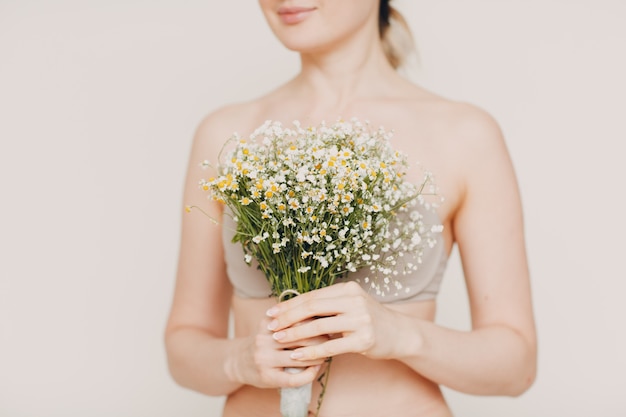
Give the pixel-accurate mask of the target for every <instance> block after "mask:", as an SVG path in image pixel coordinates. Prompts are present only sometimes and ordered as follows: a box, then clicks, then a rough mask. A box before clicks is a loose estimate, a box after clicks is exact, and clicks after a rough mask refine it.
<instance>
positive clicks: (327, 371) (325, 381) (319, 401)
mask: <svg viewBox="0 0 626 417" xmlns="http://www.w3.org/2000/svg"><path fill="white" fill-rule="evenodd" d="M332 362H333V358H332V357H330V358H326V364H327V365H326V369H325V370H324V373H323V374H322V375H320V377H319V378H317V382H319V383H320V385H321V386H322V391H321V392H320V395H319V397H317V410H315V417H318V416H319V414H320V408H322V401H323V400H324V394H326V387H327V386H328V377H329V376H330V364H331V363H332ZM322 379H323V381H322Z"/></svg>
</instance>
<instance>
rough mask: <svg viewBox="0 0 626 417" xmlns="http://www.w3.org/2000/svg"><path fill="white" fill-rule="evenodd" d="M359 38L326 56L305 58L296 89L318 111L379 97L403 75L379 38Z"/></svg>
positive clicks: (294, 86)
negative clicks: (386, 55)
mask: <svg viewBox="0 0 626 417" xmlns="http://www.w3.org/2000/svg"><path fill="white" fill-rule="evenodd" d="M377 36H378V35H377V34H376V37H375V38H374V39H371V36H359V37H355V38H353V39H350V40H347V41H346V42H344V45H341V46H337V47H334V48H332V49H330V50H329V51H325V52H323V53H309V54H301V65H302V67H301V71H300V74H299V75H298V76H297V77H296V78H295V79H294V80H293V84H292V87H293V88H294V91H296V92H297V93H298V94H299V95H300V94H302V95H303V96H304V97H309V98H310V101H311V102H312V103H316V107H317V106H319V107H321V108H326V109H329V108H334V109H336V110H341V109H343V108H346V107H347V106H348V105H349V104H350V103H351V102H353V101H354V100H358V99H360V98H368V97H372V96H379V95H381V94H383V93H384V92H385V91H389V89H388V87H389V84H390V83H392V82H393V81H394V80H396V79H397V78H398V77H399V75H398V74H397V73H396V71H395V70H394V69H393V68H392V67H391V65H390V64H389V61H387V58H386V57H385V54H384V52H383V50H382V45H381V43H380V41H379V39H378V37H377Z"/></svg>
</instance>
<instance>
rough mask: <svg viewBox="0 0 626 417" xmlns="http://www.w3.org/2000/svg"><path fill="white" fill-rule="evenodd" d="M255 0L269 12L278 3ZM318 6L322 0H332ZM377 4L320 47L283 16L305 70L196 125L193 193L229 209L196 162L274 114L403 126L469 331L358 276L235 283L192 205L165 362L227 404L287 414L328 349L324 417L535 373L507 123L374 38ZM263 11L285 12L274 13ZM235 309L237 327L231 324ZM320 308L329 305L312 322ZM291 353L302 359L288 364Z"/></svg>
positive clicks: (189, 186) (307, 120) (406, 408)
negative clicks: (418, 72)
mask: <svg viewBox="0 0 626 417" xmlns="http://www.w3.org/2000/svg"><path fill="white" fill-rule="evenodd" d="M372 1H373V0H372ZM264 2H265V3H267V4H264ZM261 3H262V7H265V9H264V11H266V14H268V13H271V12H272V10H273V9H272V8H273V7H274V6H275V4H274V3H276V4H279V3H281V2H279V1H278V0H262V1H261ZM314 4H315V5H317V6H319V7H320V9H323V6H324V2H314ZM322 11H323V10H322ZM329 16H330V14H329ZM375 18H376V16H374V17H372V16H370V15H364V16H363V19H365V20H364V21H363V22H362V24H361V25H360V26H358V27H357V26H355V28H357V29H354V30H353V34H352V35H351V36H352V37H351V38H350V39H349V41H346V40H345V39H343V38H341V37H340V36H339V35H337V37H336V39H338V40H337V41H336V42H335V43H332V42H331V43H330V44H328V45H327V44H324V45H325V46H324V48H320V47H315V48H313V47H311V48H309V47H308V46H307V47H305V46H302V45H303V44H298V39H299V38H298V36H300V33H296V34H292V33H291V32H290V33H288V34H287V35H285V34H284V33H282V32H280V31H281V30H282V28H281V27H274V26H273V29H274V30H275V33H277V36H278V37H279V38H281V36H282V38H281V40H283V41H284V43H285V44H286V45H287V46H288V47H290V48H292V49H296V47H297V46H298V45H301V48H300V49H301V51H300V53H301V56H302V71H301V73H300V74H299V75H298V76H296V77H295V78H294V79H293V80H291V81H290V82H288V83H286V84H285V85H283V86H281V87H279V88H278V89H276V90H275V91H273V92H271V93H270V94H268V95H267V96H264V97H261V98H259V99H257V100H254V101H251V102H248V103H242V104H237V105H232V106H229V107H225V108H223V109H220V110H218V111H217V112H215V113H213V114H211V115H209V116H208V117H207V118H206V119H205V120H204V121H203V122H202V123H201V125H200V126H199V128H198V130H197V133H196V136H195V138H194V144H193V149H192V153H191V156H190V163H189V171H188V174H187V181H186V186H185V196H184V202H185V204H190V205H198V206H201V207H204V208H205V209H206V211H207V212H208V213H209V214H210V215H211V216H212V217H214V218H220V217H221V210H222V207H220V206H219V204H217V203H214V202H209V201H207V199H206V195H205V193H204V192H202V191H200V190H198V187H197V182H198V179H200V178H205V177H207V176H210V174H209V173H207V172H205V171H202V170H201V169H200V168H199V167H198V162H199V161H202V160H204V159H207V158H208V159H212V162H214V163H216V160H215V158H216V156H217V155H218V153H219V151H220V149H221V148H222V146H223V143H224V141H225V139H227V138H228V137H229V136H230V135H231V134H232V133H233V132H235V131H237V132H239V133H240V134H241V135H247V134H249V133H251V132H252V131H253V130H254V129H255V128H256V127H258V126H259V125H260V124H262V123H263V122H264V121H265V120H268V119H271V120H279V121H282V122H283V123H285V124H288V123H290V122H291V121H293V120H300V121H301V122H302V124H304V125H307V124H317V123H319V122H320V121H321V120H326V121H331V122H332V121H335V120H336V119H337V118H338V117H342V118H344V119H349V118H351V117H353V116H354V117H358V118H359V119H361V120H369V121H370V122H371V123H372V124H373V125H374V126H378V125H383V126H385V127H388V128H393V130H394V132H395V134H394V138H393V140H392V142H393V145H394V146H395V147H396V148H397V149H399V150H401V151H404V152H405V153H407V154H408V155H409V159H411V160H413V161H420V162H421V163H422V165H423V166H424V167H426V168H427V169H428V170H429V171H432V172H433V173H435V176H436V180H437V184H438V186H439V189H440V191H441V193H442V194H443V196H444V197H445V202H444V203H443V204H442V205H441V206H440V207H439V209H438V212H439V216H440V218H441V220H442V222H443V225H444V239H445V242H446V246H447V250H448V252H449V251H450V250H451V248H452V246H453V245H454V244H456V245H458V247H459V251H460V254H461V257H462V261H463V268H464V274H465V279H466V282H467V288H468V293H469V298H470V300H469V301H470V306H471V314H472V330H471V331H468V332H462V331H455V330H450V329H446V328H443V327H441V326H438V325H436V324H434V323H433V319H434V315H435V307H436V305H435V304H436V303H435V301H424V302H413V303H406V304H380V303H378V302H376V301H375V300H373V299H372V298H371V297H370V296H368V295H367V294H366V293H365V292H363V290H361V288H360V287H358V285H352V284H351V283H347V284H338V285H335V286H333V287H330V288H325V289H322V290H318V291H313V292H311V293H307V294H304V295H302V296H299V297H296V298H294V299H292V300H289V301H287V302H283V303H280V304H277V302H276V300H271V299H262V300H258V299H241V298H238V297H235V296H233V295H232V287H231V284H230V282H229V280H228V277H227V276H226V272H225V266H224V260H223V258H224V257H223V248H222V243H221V229H220V226H219V225H216V224H213V223H211V222H210V221H208V220H207V219H206V217H203V216H202V215H201V214H199V213H191V214H186V215H185V216H184V217H183V230H182V238H181V249H180V260H179V268H178V274H177V282H176V290H175V296H174V302H173V305H172V310H171V314H170V318H169V321H168V325H167V329H166V347H167V352H168V359H169V365H170V370H171V373H172V375H173V377H174V378H175V380H176V381H177V382H178V383H180V384H181V385H183V386H186V387H189V388H191V389H194V390H196V391H199V392H203V393H206V394H208V395H227V396H228V399H227V402H226V405H225V409H224V416H226V417H230V416H233V417H238V416H255V415H258V416H270V415H276V416H278V415H279V412H278V390H277V389H276V388H278V387H285V386H298V385H302V384H304V383H308V382H310V381H313V380H315V379H316V377H317V375H318V374H319V372H320V366H322V364H323V361H324V360H325V358H326V357H329V356H332V357H333V358H334V360H333V365H332V374H331V375H332V376H331V379H330V382H329V387H328V390H327V393H326V396H325V399H324V404H323V407H322V409H321V413H320V416H333V417H336V416H352V415H358V416H364V417H367V416H380V415H403V416H415V417H421V416H424V417H425V416H429V417H430V416H442V417H443V416H449V415H450V411H449V409H448V407H447V406H446V404H445V401H444V399H443V397H442V395H441V392H440V390H439V388H438V386H439V385H440V384H443V385H446V386H448V387H451V388H452V389H456V390H459V391H462V392H466V393H470V394H479V395H519V394H521V393H522V392H524V391H525V390H526V389H528V387H529V386H530V385H531V384H532V382H533V380H534V376H535V366H536V340H535V329H534V322H533V315H532V308H531V300H530V288H529V277H528V268H527V261H526V254H525V246H524V236H523V222H522V213H521V204H520V199H519V192H518V188H517V184H516V179H515V175H514V172H513V169H512V166H511V162H510V159H509V156H508V153H507V150H506V147H505V144H504V140H503V138H502V135H501V132H500V129H499V128H498V126H497V124H496V123H495V122H494V121H493V120H492V118H491V117H490V116H489V115H488V114H486V113H485V112H483V111H482V110H480V109H477V108H475V107H473V106H471V105H468V104H463V103H456V102H452V101H449V100H446V99H444V98H441V97H438V96H436V95H434V94H432V93H430V92H428V91H425V90H424V89H422V88H420V87H418V86H415V85H413V84H411V83H409V82H408V81H406V80H405V79H403V78H402V77H400V76H399V75H398V74H397V73H396V72H395V71H394V70H393V69H392V68H391V67H390V66H389V64H388V62H387V61H386V59H385V57H384V55H383V53H382V49H381V47H380V42H371V39H372V38H373V36H374V35H375V36H377V32H376V26H375V24H376V21H375ZM328 19H330V17H328ZM268 21H270V25H272V24H274V25H276V23H275V22H274V23H272V17H271V16H270V17H268ZM348 26H349V25H348ZM362 28H363V29H362ZM289 29H291V28H289ZM303 30H304V29H303ZM296 35H298V36H296ZM375 36H374V39H377V38H376V37H375ZM285 37H286V38H287V39H286V40H285ZM304 38H306V39H307V41H308V39H310V38H309V37H303V39H304ZM289 42H291V43H289ZM320 42H321V41H320ZM294 44H295V46H294ZM307 48H308V49H307ZM420 175H421V172H420V171H419V170H417V169H415V170H412V171H410V172H409V179H410V180H412V181H415V182H417V181H419V180H420ZM231 311H232V315H233V318H234V320H235V334H234V335H233V337H231V338H229V337H228V332H227V329H228V321H229V315H230V312H231ZM319 316H327V318H325V319H323V320H312V318H313V317H319ZM328 335H333V337H329V336H328ZM285 348H289V349H290V350H286V349H285ZM294 349H295V350H294ZM294 353H296V354H295V355H294ZM286 366H300V367H304V368H305V371H304V372H302V373H300V374H297V375H291V374H287V373H285V372H284V371H283V368H284V367H286ZM314 387H316V388H315V389H316V390H318V389H319V387H318V386H317V384H314ZM314 408H315V401H313V404H312V405H311V410H313V409H314Z"/></svg>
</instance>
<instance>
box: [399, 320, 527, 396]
mask: <svg viewBox="0 0 626 417" xmlns="http://www.w3.org/2000/svg"><path fill="white" fill-rule="evenodd" d="M401 331H402V333H400V334H404V335H410V336H409V337H408V338H405V337H404V336H403V337H402V340H401V341H400V342H399V345H398V348H399V349H400V350H399V353H398V359H399V360H400V361H402V362H404V363H405V364H407V365H408V366H410V367H411V368H412V369H414V370H415V371H417V372H419V373H420V374H422V375H423V376H425V377H426V378H428V379H431V380H432V381H434V382H436V383H439V384H442V385H445V386H447V387H449V388H452V389H454V390H457V391H461V392H464V393H467V394H476V395H511V396H516V395H520V394H522V393H523V392H524V391H526V390H527V389H528V388H529V387H530V386H531V385H532V383H533V381H534V378H535V373H536V351H535V346H534V343H532V342H530V341H527V340H526V339H525V338H524V337H523V336H522V335H521V334H520V333H518V332H516V331H515V330H513V329H512V328H510V327H507V326H504V325H492V326H486V327H482V328H479V329H476V330H472V331H458V330H452V329H448V328H444V327H441V326H439V325H437V324H434V323H432V322H429V321H424V320H417V319H415V318H412V317H405V320H403V327H402V329H401ZM405 341H406V343H405Z"/></svg>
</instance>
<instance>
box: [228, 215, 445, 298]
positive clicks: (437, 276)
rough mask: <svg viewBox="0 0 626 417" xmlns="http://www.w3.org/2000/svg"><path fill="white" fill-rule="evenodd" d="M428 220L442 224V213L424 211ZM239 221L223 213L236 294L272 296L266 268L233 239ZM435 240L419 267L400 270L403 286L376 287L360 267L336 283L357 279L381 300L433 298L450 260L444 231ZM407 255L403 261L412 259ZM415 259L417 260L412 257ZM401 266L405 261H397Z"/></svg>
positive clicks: (398, 278) (229, 273) (366, 289)
mask: <svg viewBox="0 0 626 417" xmlns="http://www.w3.org/2000/svg"><path fill="white" fill-rule="evenodd" d="M422 214H423V216H424V222H425V223H426V224H432V225H435V224H440V223H441V222H440V220H439V216H438V215H437V213H436V212H435V211H434V210H428V211H425V212H424V213H422ZM235 229H236V223H235V222H234V221H233V220H232V219H231V217H230V216H228V215H224V216H223V227H222V242H223V245H224V255H225V260H226V270H227V273H228V278H229V280H230V282H231V283H232V285H233V288H234V291H235V295H237V296H238V297H242V298H267V297H270V296H271V289H270V286H269V283H268V281H267V279H266V278H265V275H264V274H263V272H261V271H260V270H259V269H258V268H257V265H258V264H257V263H256V261H255V260H254V259H253V260H252V262H251V263H250V265H248V264H246V263H245V261H244V252H243V248H242V246H241V243H239V242H236V243H233V242H232V238H233V236H234V230H235ZM433 239H435V244H434V246H432V247H427V248H426V249H425V250H424V253H423V254H422V262H421V263H420V264H419V268H418V269H417V270H416V271H413V272H410V273H407V274H405V275H403V274H398V275H396V277H395V279H397V280H398V281H400V283H401V288H400V289H399V290H398V289H396V287H395V286H394V285H391V286H390V287H392V288H391V289H389V290H387V291H382V292H381V291H376V290H375V289H374V288H373V287H372V282H371V281H370V280H368V279H366V277H367V275H368V274H367V273H368V272H369V271H368V270H364V269H362V270H358V271H356V272H352V273H349V274H348V275H347V276H346V277H344V278H339V279H337V280H335V283H339V282H348V281H355V282H357V283H359V285H361V287H362V288H363V289H364V290H365V291H367V292H368V293H370V294H371V295H372V297H374V298H375V299H377V300H378V301H380V302H382V303H400V302H409V301H422V300H431V299H434V298H435V297H436V296H437V293H438V292H439V287H440V285H441V280H442V279H443V273H444V271H445V268H446V263H447V260H448V257H447V254H446V250H445V244H444V241H443V237H442V236H441V233H437V234H435V235H434V236H433ZM407 258H409V257H408V256H406V255H405V257H404V258H402V259H403V260H404V262H409V261H411V259H407ZM413 263H415V260H413ZM398 268H402V265H398Z"/></svg>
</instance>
